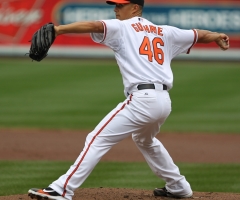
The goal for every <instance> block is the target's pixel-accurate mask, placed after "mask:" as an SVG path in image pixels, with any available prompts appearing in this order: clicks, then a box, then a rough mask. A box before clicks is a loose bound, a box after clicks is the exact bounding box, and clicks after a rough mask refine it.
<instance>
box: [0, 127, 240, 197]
mask: <svg viewBox="0 0 240 200" xmlns="http://www.w3.org/2000/svg"><path fill="white" fill-rule="evenodd" d="M87 134H88V132H87V131H63V130H55V131H53V130H29V129H28V130H19V129H18V130H17V129H1V130H0V138H4V140H0V160H71V161H74V160H75V159H76V158H77V156H78V155H79V153H80V151H81V150H82V149H83V146H84V142H85V138H86V136H87ZM45 138H47V140H46V139H45ZM157 138H158V139H159V140H160V141H161V142H162V143H163V145H164V146H165V147H166V149H167V150H168V151H169V153H170V155H171V156H172V158H173V160H174V161H175V162H190V163H239V162H240V145H239V141H240V135H237V134H235V135H223V134H220V135H217V134H216V135H214V134H197V133H188V134H182V133H181V134H178V133H160V134H159V135H158V136H157ZM29 144H34V147H33V145H29ZM42 146H44V147H45V148H44V149H43V148H42ZM59 146H61V148H59ZM102 161H125V162H139V161H144V158H143V156H142V155H141V153H140V152H139V150H138V149H137V147H136V146H135V144H134V143H133V141H132V139H131V138H127V139H125V140H124V141H122V142H120V143H119V144H117V145H116V146H114V147H113V148H112V149H111V150H110V151H109V152H108V153H107V154H106V155H105V156H104V157H103V158H102ZM152 199H155V200H157V199H169V198H163V197H154V196H153V195H152V191H151V190H137V189H124V188H88V189H78V190H77V191H76V192H75V196H74V198H73V200H152ZM193 199H201V200H205V199H206V200H240V194H232V193H231V194H230V193H215V192H214V193H209V192H194V196H193ZM0 200H31V198H30V197H28V196H27V194H25V195H12V196H0Z"/></svg>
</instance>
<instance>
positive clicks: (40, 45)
mask: <svg viewBox="0 0 240 200" xmlns="http://www.w3.org/2000/svg"><path fill="white" fill-rule="evenodd" d="M54 40H55V30H54V24H53V23H47V24H45V25H43V26H42V27H41V28H40V29H39V30H38V31H36V32H35V33H34V34H33V36H32V40H31V47H30V50H29V57H30V58H31V59H32V60H36V61H38V62H40V61H41V60H42V59H44V58H45V57H46V56H47V55H48V54H47V52H48V50H49V49H50V47H51V45H52V44H53V42H54Z"/></svg>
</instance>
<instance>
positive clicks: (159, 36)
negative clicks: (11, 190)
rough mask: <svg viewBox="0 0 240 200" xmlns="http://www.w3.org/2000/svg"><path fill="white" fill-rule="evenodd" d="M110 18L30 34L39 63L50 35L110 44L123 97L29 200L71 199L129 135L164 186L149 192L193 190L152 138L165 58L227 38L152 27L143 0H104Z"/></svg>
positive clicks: (165, 83)
mask: <svg viewBox="0 0 240 200" xmlns="http://www.w3.org/2000/svg"><path fill="white" fill-rule="evenodd" d="M106 2H107V3H108V4H112V5H114V12H115V14H116V19H112V20H99V21H85V22H75V23H72V24H67V25H60V26H56V25H54V24H52V23H49V24H46V25H44V26H43V27H41V28H40V29H39V30H38V31H37V32H36V33H35V34H34V36H33V39H32V44H31V48H30V52H29V56H30V57H31V58H32V59H33V60H37V61H41V60H42V59H43V58H45V57H46V55H47V51H48V49H49V48H50V47H51V45H52V43H53V42H54V39H55V37H58V36H59V35H62V34H68V33H78V34H81V33H90V34H91V37H92V40H93V41H94V42H97V43H101V44H103V45H106V46H107V47H109V48H111V49H112V50H113V51H114V54H115V59H116V61H117V64H118V66H119V69H120V72H121V75H122V81H123V85H124V94H125V96H126V99H125V100H124V101H123V102H121V103H119V104H118V105H117V106H116V107H115V108H114V109H113V110H112V111H110V112H109V114H107V115H106V116H105V117H104V118H103V119H102V121H101V122H100V123H99V124H98V125H97V126H96V127H95V129H94V130H93V131H92V132H90V133H89V134H88V136H87V138H86V142H85V146H84V148H83V150H82V152H81V153H80V155H79V156H78V158H77V159H76V161H75V163H73V165H72V166H70V168H69V170H68V171H67V172H66V173H65V174H63V175H62V176H60V177H59V178H58V179H57V180H55V181H53V182H52V183H51V184H49V186H47V187H46V188H42V189H37V188H32V189H30V190H29V191H28V193H29V196H30V197H31V198H36V199H41V198H43V199H44V198H49V199H55V200H66V199H67V200H71V199H72V197H73V195H74V191H75V190H76V189H77V188H79V187H80V186H81V185H82V183H83V182H84V181H85V180H86V178H87V177H88V176H89V174H90V173H91V172H92V170H93V169H94V167H95V166H96V164H97V163H98V162H99V160H100V159H101V158H102V156H103V155H104V154H106V153H107V152H108V151H109V150H110V149H111V147H112V146H113V145H115V144H117V143H118V142H120V141H122V140H123V139H125V138H127V137H129V136H132V139H133V141H134V143H135V144H136V146H137V147H138V149H139V150H140V152H141V153H142V155H143V156H144V158H145V159H146V162H147V163H148V165H149V167H150V168H151V170H152V171H153V172H154V173H155V174H156V175H157V176H158V177H159V178H160V179H162V180H164V181H165V183H166V184H165V186H163V187H160V188H155V189H154V191H153V193H154V195H155V196H165V197H176V198H179V197H180V198H188V197H192V195H193V192H192V189H191V186H190V184H189V183H188V181H187V180H186V178H185V177H184V176H183V175H181V174H180V171H179V168H178V167H177V166H176V165H175V164H174V162H173V160H172V158H171V156H170V155H169V153H168V152H167V150H166V149H165V148H164V146H163V144H162V143H161V142H160V141H159V140H158V139H157V138H156V135H157V134H158V133H159V130H160V128H161V126H162V125H163V123H164V122H165V120H166V119H167V117H168V116H169V114H170V112H171V99H170V96H169V90H170V89H171V88H172V86H173V73H172V70H171V61H172V59H173V58H174V57H176V56H177V55H179V54H181V53H187V54H189V53H190V50H191V48H192V47H193V46H194V44H196V43H210V42H215V43H216V45H218V46H219V47H220V48H221V49H222V50H227V49H228V48H229V37H228V36H227V35H226V34H224V33H213V32H210V31H207V30H197V29H192V30H182V29H179V28H177V27H172V26H167V25H156V24H153V23H152V22H150V21H148V20H147V19H145V18H143V17H142V11H143V7H144V0H110V1H106Z"/></svg>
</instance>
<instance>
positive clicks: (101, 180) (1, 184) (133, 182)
mask: <svg viewBox="0 0 240 200" xmlns="http://www.w3.org/2000/svg"><path fill="white" fill-rule="evenodd" d="M71 164H72V162H50V161H24V162H23V161H0V171H1V173H0V180H1V181H0V188H1V190H0V196H7V195H13V194H26V193H27V191H28V190H29V189H30V188H33V187H40V188H42V187H46V186H48V185H49V184H50V183H52V181H54V180H56V179H57V178H58V177H59V176H60V175H62V174H63V173H65V172H66V170H67V169H68V168H69V167H70V165H71ZM178 166H179V168H180V171H181V173H182V174H183V175H185V176H186V178H187V180H188V181H189V182H190V184H191V186H192V189H193V191H199V192H201V191H204V192H208V191H209V192H235V193H239V188H240V170H239V168H240V164H221V165H220V164H211V165H210V164H179V165H178ZM163 185H164V182H163V181H162V180H161V179H159V178H157V177H156V176H155V175H154V174H153V173H152V171H151V170H150V168H149V167H148V166H147V164H146V163H124V162H100V163H99V164H98V165H97V166H96V168H95V169H94V170H93V172H92V173H91V174H90V176H89V177H88V179H87V180H86V181H85V182H84V184H83V185H82V186H81V187H82V188H94V187H110V188H136V189H149V190H152V189H153V188H155V187H161V186H163Z"/></svg>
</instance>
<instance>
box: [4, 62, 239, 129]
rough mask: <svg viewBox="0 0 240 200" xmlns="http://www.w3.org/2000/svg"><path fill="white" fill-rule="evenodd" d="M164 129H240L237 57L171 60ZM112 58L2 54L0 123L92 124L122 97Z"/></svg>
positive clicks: (84, 126) (56, 126)
mask: <svg viewBox="0 0 240 200" xmlns="http://www.w3.org/2000/svg"><path fill="white" fill-rule="evenodd" d="M172 69H173V72H174V77H175V79H174V87H173V89H172V90H171V91H170V94H171V98H172V107H173V111H172V113H171V115H170V117H169V118H168V120H167V121H166V123H165V125H164V126H163V127H162V130H163V131H179V132H190V131H195V132H219V133H220V132H223V133H240V123H239V122H240V103H239V102H240V92H239V87H240V81H239V77H240V67H239V63H237V62H209V61H196V62H193V61H173V63H172ZM124 98H125V97H124V95H123V85H122V80H121V75H120V73H119V69H118V67H117V65H116V63H115V61H114V60H81V59H79V60H77V59H66V60H65V59H58V60H56V59H48V58H47V59H45V60H43V61H42V62H40V63H38V62H31V61H30V60H29V59H28V58H26V59H0V127H23V128H26V127H28V128H47V129H92V128H94V127H95V126H96V125H97V124H98V122H99V121H100V120H101V119H102V118H103V117H104V116H105V115H106V114H107V113H108V112H109V111H111V110H112V109H113V108H114V107H115V106H116V105H117V104H118V103H119V102H121V101H123V100H124Z"/></svg>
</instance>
